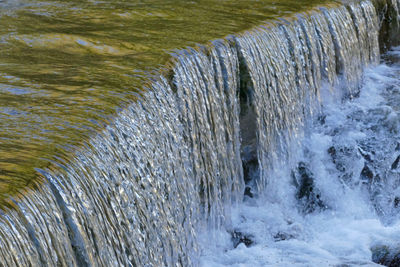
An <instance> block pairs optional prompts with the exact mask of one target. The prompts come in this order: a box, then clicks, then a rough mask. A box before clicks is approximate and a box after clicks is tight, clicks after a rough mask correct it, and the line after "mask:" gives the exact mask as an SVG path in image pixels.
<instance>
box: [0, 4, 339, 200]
mask: <svg viewBox="0 0 400 267" xmlns="http://www.w3.org/2000/svg"><path fill="white" fill-rule="evenodd" d="M327 2H332V1H327V0H302V1H298V0H285V1H272V0H263V1H257V0H250V1H249V0H246V1H244V0H240V1H232V0H225V1H217V0H208V1H207V0H203V1H171V0H146V1H114V0H113V1H64V0H63V1H29V0H21V1H20V0H5V1H0V51H1V52H0V129H1V130H0V202H3V201H4V199H5V198H6V197H7V196H8V195H14V194H15V193H17V192H19V191H20V190H21V189H23V188H26V187H27V186H29V187H32V186H34V184H35V182H37V178H36V175H37V172H36V168H45V167H47V166H48V165H49V164H51V162H52V161H59V160H58V159H59V158H64V159H65V160H66V161H67V162H68V159H69V157H68V154H70V152H72V151H74V150H75V149H76V146H77V145H78V146H79V145H80V144H82V143H84V142H85V141H86V140H87V138H88V136H90V135H91V134H93V132H94V131H96V130H98V129H102V128H104V124H105V123H107V121H109V120H112V115H113V114H115V112H116V111H118V109H119V108H121V107H124V106H126V104H127V103H129V102H131V101H134V100H135V99H137V97H139V95H140V92H142V91H143V90H146V86H145V84H146V83H147V82H148V78H149V76H151V75H153V74H156V72H154V71H155V70H157V69H160V68H162V66H164V65H165V63H166V62H168V60H169V58H170V55H171V53H172V52H173V51H174V50H176V49H180V48H185V47H187V46H195V45H196V44H198V43H201V44H205V43H207V42H208V41H210V40H213V39H216V38H222V37H224V36H226V35H228V34H232V33H237V32H240V31H242V30H244V29H248V28H250V27H252V26H255V25H259V24H260V23H261V22H262V21H265V20H269V19H276V18H279V17H282V16H290V15H291V14H293V12H299V11H310V10H311V9H312V7H314V6H316V5H317V4H326V3H327ZM0 204H1V203H0Z"/></svg>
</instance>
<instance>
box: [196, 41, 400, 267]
mask: <svg viewBox="0 0 400 267" xmlns="http://www.w3.org/2000/svg"><path fill="white" fill-rule="evenodd" d="M399 52H400V48H399V47H398V48H396V49H395V50H393V51H392V52H391V53H399ZM399 55H400V54H399ZM326 94H329V92H323V94H322V95H323V96H325V95H326ZM396 101H399V103H400V65H396V64H393V65H384V64H383V65H380V66H377V67H375V68H371V69H368V70H366V72H365V77H364V82H363V87H362V89H361V94H360V96H359V98H356V99H353V100H352V101H348V102H346V103H341V102H340V101H339V100H338V98H335V97H332V98H331V99H329V100H327V101H324V102H323V105H324V109H323V110H324V113H325V115H326V118H325V124H323V125H319V124H316V126H315V129H313V130H312V133H311V134H310V135H309V136H308V137H307V138H305V140H304V141H303V142H302V144H303V148H304V149H297V148H295V149H294V151H297V152H294V154H296V155H295V156H294V157H297V160H298V161H305V162H306V163H307V164H308V166H309V168H310V170H312V173H313V175H314V182H315V187H317V188H318V189H319V190H320V192H321V200H322V201H323V202H324V203H325V204H326V205H327V206H328V208H327V209H326V210H322V211H319V212H313V213H311V214H307V215H304V214H302V213H301V212H299V208H298V204H297V200H296V197H295V194H296V188H295V186H294V185H293V184H292V183H291V179H292V178H291V168H292V167H293V165H291V164H289V163H287V162H283V163H282V166H291V167H286V168H283V167H282V166H278V168H276V169H277V170H275V171H274V172H273V173H271V175H270V178H269V180H270V182H269V184H268V187H267V189H266V192H265V196H262V197H260V198H259V199H251V200H249V201H246V202H245V203H242V204H241V205H239V206H238V207H236V208H234V209H233V210H232V214H231V217H232V225H230V226H229V227H227V229H222V230H219V231H214V232H213V236H217V237H218V238H216V239H210V238H206V237H205V236H206V235H207V236H208V235H210V233H207V234H206V235H205V236H204V237H203V241H202V247H203V249H202V257H201V266H335V265H339V264H348V265H349V266H359V265H363V266H378V265H377V264H375V263H373V262H372V254H371V247H372V246H374V245H375V244H389V245H396V246H398V245H399V244H400V220H399V218H398V216H397V213H396V212H397V211H396V210H395V209H393V208H392V207H391V206H390V205H393V202H390V203H389V202H388V199H389V198H390V197H393V196H394V195H395V194H397V193H400V189H399V183H397V182H398V180H399V174H396V173H394V172H393V171H392V170H389V171H385V172H383V171H381V170H376V172H377V173H379V174H380V175H381V176H384V177H385V179H386V180H385V181H384V182H386V184H379V185H375V184H370V185H366V183H365V182H364V181H363V180H362V179H361V178H360V173H361V172H362V170H363V168H364V166H365V164H366V163H368V160H366V159H365V158H363V156H362V155H361V152H362V151H361V152H360V151H359V150H360V149H361V148H362V145H360V144H365V143H366V144H368V145H371V146H372V145H374V146H375V147H374V149H375V150H374V151H373V153H372V154H371V157H374V159H373V160H374V161H377V162H379V164H378V163H377V166H390V164H391V162H393V160H394V158H395V156H396V155H388V153H389V152H388V151H390V148H391V146H392V144H394V143H395V142H397V140H398V137H399V136H400V135H399V131H398V130H399V129H398V127H399V125H400V123H399V121H400V119H399V118H400V111H399V108H397V104H396ZM333 145H334V146H341V145H342V146H346V147H350V149H349V152H348V154H349V156H348V158H347V157H346V158H344V160H345V162H344V164H347V165H345V166H346V172H348V173H350V174H352V175H350V177H349V178H348V180H343V179H342V178H340V177H341V175H342V174H343V173H340V172H339V171H338V170H337V167H336V165H335V163H334V162H333V161H332V156H331V155H330V154H329V153H328V149H329V148H330V147H331V146H333ZM352 147H356V148H357V147H358V148H359V150H357V149H355V150H351V148H352ZM346 153H347V152H346ZM351 153H353V154H354V155H353V154H351ZM374 166H375V165H374ZM371 168H372V167H371ZM374 171H375V169H374ZM374 179H375V178H374ZM396 179H397V180H396ZM396 181H397V182H396ZM389 184H390V187H389V186H388V185H389ZM368 186H369V187H368ZM374 186H376V188H375V187H374ZM371 188H372V189H371ZM385 201H386V202H387V203H386V202H385ZM382 203H383V204H382ZM385 203H386V204H385ZM385 205H386V206H385ZM381 206H382V208H379V207H381ZM389 206H390V207H389ZM377 207H378V208H377ZM233 230H236V231H239V232H241V233H244V234H245V235H246V236H248V237H249V238H250V239H251V240H253V242H254V243H253V244H252V245H251V246H249V247H246V246H245V245H244V244H243V243H240V244H239V245H238V246H237V247H236V248H234V247H233V243H232V241H231V237H230V234H229V233H228V232H229V231H233ZM284 237H286V240H280V239H285V238H284Z"/></svg>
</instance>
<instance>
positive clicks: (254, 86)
mask: <svg viewBox="0 0 400 267" xmlns="http://www.w3.org/2000/svg"><path fill="white" fill-rule="evenodd" d="M398 6H399V1H394V0H392V1H386V2H382V3H381V2H379V1H377V2H372V1H369V0H365V1H357V2H349V3H346V4H343V5H340V6H334V7H324V8H321V9H319V10H314V11H312V12H309V13H308V14H301V15H299V16H297V17H292V18H286V19H281V20H279V21H275V22H273V23H272V22H271V23H270V24H266V25H264V26H260V27H258V28H255V29H253V30H250V31H248V32H245V33H243V34H240V35H235V36H230V37H228V38H226V39H224V40H217V41H214V42H213V43H212V44H211V45H209V46H207V47H198V48H196V49H186V50H183V51H177V52H176V53H175V54H174V55H173V57H174V62H173V63H171V67H170V68H169V69H167V70H165V72H164V73H163V75H160V76H156V77H154V79H153V80H152V81H151V82H150V83H147V88H146V89H147V90H145V92H144V93H143V96H140V97H138V100H137V101H135V102H134V103H132V104H130V105H129V106H128V107H127V108H125V109H123V110H121V111H120V112H119V113H118V115H117V116H116V117H115V118H114V119H113V120H111V121H110V122H108V123H107V124H105V125H104V129H103V130H102V131H100V132H99V133H98V134H97V135H95V136H93V137H92V138H90V139H89V140H88V141H87V142H85V143H84V144H82V146H81V147H80V148H79V149H78V150H77V151H75V152H74V153H73V156H71V157H55V158H54V160H52V162H51V164H50V165H49V167H47V168H46V167H42V168H37V169H36V170H37V171H38V172H39V173H41V175H42V177H43V179H44V182H43V183H42V184H40V187H39V188H38V189H36V190H34V191H31V192H29V193H27V194H24V195H23V196H21V198H20V199H18V200H14V199H11V200H12V204H13V206H14V207H13V208H14V209H10V210H7V212H4V213H3V214H1V217H0V237H1V239H0V241H1V247H0V258H1V263H2V264H3V265H5V266H29V265H34V266H40V265H43V266H57V265H61V266H77V265H78V266H197V265H203V266H214V265H216V266H218V265H222V266H223V265H249V266H252V265H259V266H264V265H268V264H270V265H279V264H281V265H283V266H287V265H288V264H292V265H295V264H297V265H303V266H310V265H311V266H321V265H329V264H350V265H351V264H353V265H360V264H364V263H365V264H373V263H372V257H374V260H375V261H384V260H385V259H384V257H381V255H386V254H385V253H384V252H385V251H386V250H385V249H387V250H391V251H392V247H393V249H394V250H396V248H397V243H396V240H399V239H398V238H397V237H396V236H398V235H399V232H398V231H397V230H396V223H397V218H398V214H397V209H398V206H399V205H400V195H399V193H400V192H398V191H399V184H398V183H399V181H398V178H397V177H398V168H399V166H398V165H399V164H400V163H399V161H400V158H399V153H400V152H398V150H399V147H400V144H398V122H397V121H398V119H397V118H398V115H397V114H398V113H397V112H398V111H397V106H398V104H397V101H399V99H397V98H398V96H397V95H398V94H399V92H398V91H399V80H398V77H399V65H398V59H397V56H396V53H398V50H393V51H392V52H390V55H388V58H390V59H391V61H390V62H389V61H388V62H387V63H385V64H384V65H379V66H378V64H379V62H380V54H379V46H380V44H379V41H380V40H382V39H383V37H382V35H383V34H382V28H383V27H386V28H385V32H384V33H385V34H386V33H387V32H390V30H389V29H388V27H389V26H391V27H395V28H396V27H397V28H396V29H398V26H399V24H398V22H399V9H398ZM380 32H381V35H379V33H380ZM397 36H398V35H397ZM395 39H396V38H395ZM381 47H383V46H382V44H381ZM243 199H244V201H243ZM246 245H247V246H249V247H246ZM372 251H375V252H376V253H375V252H374V253H372ZM382 251H383V252H382ZM390 253H392V252H390ZM393 253H394V252H393ZM388 254H389V252H388Z"/></svg>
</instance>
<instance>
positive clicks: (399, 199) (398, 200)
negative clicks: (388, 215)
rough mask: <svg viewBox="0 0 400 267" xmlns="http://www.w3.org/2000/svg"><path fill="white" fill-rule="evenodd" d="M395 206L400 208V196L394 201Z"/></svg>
mask: <svg viewBox="0 0 400 267" xmlns="http://www.w3.org/2000/svg"><path fill="white" fill-rule="evenodd" d="M393 204H394V207H395V208H398V207H399V204H400V197H395V198H394V201H393Z"/></svg>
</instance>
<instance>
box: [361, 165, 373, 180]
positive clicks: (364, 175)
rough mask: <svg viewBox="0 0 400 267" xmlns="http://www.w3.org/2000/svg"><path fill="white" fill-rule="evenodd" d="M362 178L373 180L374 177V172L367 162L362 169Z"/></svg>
mask: <svg viewBox="0 0 400 267" xmlns="http://www.w3.org/2000/svg"><path fill="white" fill-rule="evenodd" d="M361 178H364V179H365V178H368V180H372V179H373V178H374V173H373V172H372V170H371V169H370V167H368V165H367V164H365V165H364V168H363V169H362V171H361Z"/></svg>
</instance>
